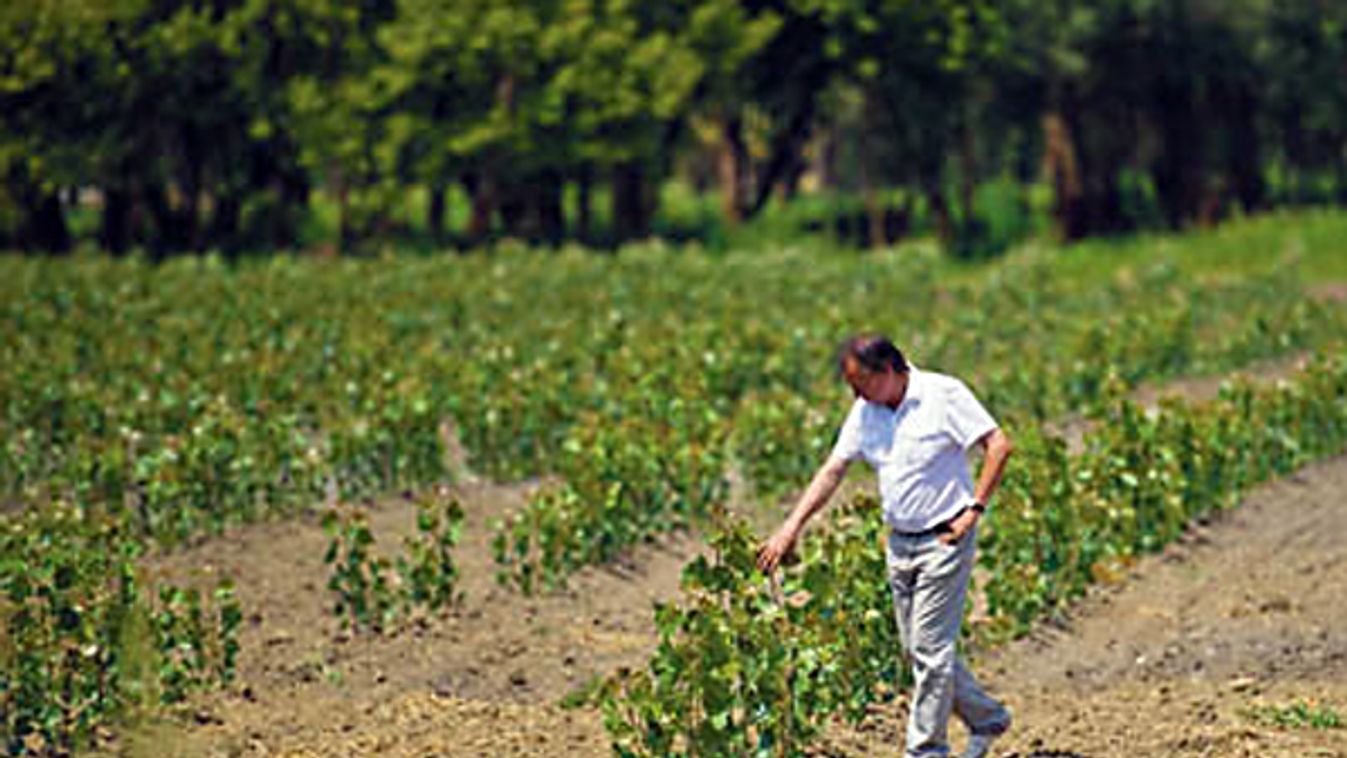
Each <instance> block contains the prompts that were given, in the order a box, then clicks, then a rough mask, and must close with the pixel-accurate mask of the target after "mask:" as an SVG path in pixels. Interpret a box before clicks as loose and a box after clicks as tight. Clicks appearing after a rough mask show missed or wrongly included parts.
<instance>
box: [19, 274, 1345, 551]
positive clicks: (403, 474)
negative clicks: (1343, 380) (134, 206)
mask: <svg viewBox="0 0 1347 758" xmlns="http://www.w3.org/2000/svg"><path fill="white" fill-rule="evenodd" d="M0 266H2V267H3V271H0V273H3V276H0V282H2V283H0V294H3V295H4V299H3V303H0V321H3V323H4V324H5V326H6V332H7V334H8V335H10V338H9V339H7V340H6V341H5V342H4V343H3V344H2V345H0V361H3V363H4V365H5V366H6V368H7V370H6V371H5V372H4V373H3V374H0V432H3V440H4V442H3V444H0V498H3V499H5V500H8V501H10V502H12V503H16V504H20V505H21V504H23V503H30V502H37V503H41V502H45V501H46V500H49V499H52V498H66V499H73V500H76V501H77V502H79V503H81V504H82V505H85V506H91V505H100V506H102V507H105V508H107V509H109V510H113V511H117V510H122V509H126V510H131V511H134V512H135V513H136V515H137V518H138V523H139V525H140V527H141V529H142V530H143V531H145V532H146V533H147V534H150V535H152V536H153V537H154V538H155V539H156V540H158V541H161V542H172V541H180V540H181V539H183V538H184V537H186V536H189V535H191V534H193V533H198V532H200V531H203V530H212V529H218V528H221V527H223V526H227V525H228V524H231V523H235V522H237V521H241V520H247V519H251V518H255V517H257V516H259V515H264V514H266V513H269V512H285V511H287V510H291V509H294V508H296V507H303V506H305V505H307V504H310V503H312V502H314V501H315V500H318V499H321V498H323V497H341V498H343V499H347V500H350V499H358V498H360V497H365V496H369V495H371V494H373V493H375V492H379V491H385V490H388V489H393V488H406V487H415V486H419V485H423V484H426V483H429V482H431V481H436V480H438V479H440V478H442V477H443V476H444V475H445V467H444V461H443V457H444V449H445V446H444V439H443V428H442V424H443V422H444V421H446V420H449V421H451V422H452V432H453V433H454V434H456V435H457V436H458V437H459V439H460V440H461V442H462V443H463V446H464V447H465V448H466V450H467V451H468V453H469V458H470V460H469V463H470V465H471V466H472V467H473V468H474V469H476V470H478V471H481V472H482V473H486V474H489V475H491V476H493V477H496V478H505V479H514V478H520V477H529V476H537V475H543V474H557V473H559V471H560V469H562V468H563V467H567V466H569V467H572V468H574V461H575V456H574V454H573V452H572V451H571V449H570V448H573V447H574V444H575V443H574V439H573V438H574V437H575V436H577V435H578V436H579V437H581V438H584V437H592V436H595V435H597V434H599V432H597V431H596V430H594V429H586V430H582V431H580V432H578V433H577V434H575V435H573V434H572V430H573V427H576V426H577V425H582V424H583V425H589V426H593V425H597V424H604V423H609V419H611V418H613V417H615V416H618V417H620V416H621V415H623V414H630V413H632V412H633V410H632V409H634V408H636V407H638V406H639V403H640V402H641V398H642V396H643V394H644V393H646V392H647V387H648V384H647V383H646V380H645V378H644V377H645V376H646V375H647V374H649V373H651V372H655V371H658V372H662V373H664V374H671V375H672V376H673V380H672V383H674V384H687V385H689V386H691V385H693V384H697V385H698V386H699V387H700V389H702V390H704V395H703V396H702V399H701V402H702V403H704V404H707V405H709V406H710V407H711V408H712V409H713V410H714V411H715V412H716V413H718V414H719V415H720V417H721V418H722V420H723V423H725V424H727V425H729V426H730V427H731V428H732V429H733V430H734V435H733V440H732V442H733V445H732V454H733V456H734V457H735V458H737V459H739V460H740V461H741V463H743V464H744V466H745V470H746V473H747V474H748V476H749V478H750V479H751V480H752V481H753V483H754V484H755V486H756V487H757V488H758V489H759V490H761V491H762V492H764V493H774V492H778V491H779V490H780V489H781V488H782V487H784V486H787V483H788V482H792V481H795V480H798V478H799V475H800V465H799V463H797V462H792V460H791V458H792V456H793V455H794V452H793V451H797V450H801V449H812V448H814V447H817V444H818V435H819V434H820V430H821V429H824V428H826V426H827V425H825V424H820V423H802V419H805V418H806V417H807V416H808V415H809V414H810V412H811V411H809V409H810V408H819V407H822V408H825V409H826V408H828V407H832V406H837V405H838V401H839V395H838V393H837V390H836V386H835V385H833V384H831V383H830V381H829V378H828V377H829V373H830V369H829V364H830V361H829V351H830V349H831V346H832V345H833V343H834V342H835V341H836V339H837V337H838V335H840V334H844V333H846V332H848V331H851V330H854V329H856V328H858V326H865V327H868V328H873V329H876V330H882V331H886V332H889V333H891V334H894V335H895V336H897V337H898V338H899V340H900V341H901V342H902V343H903V345H904V347H905V348H906V349H908V350H909V351H910V352H911V354H912V355H913V356H914V357H915V358H917V359H918V362H919V363H922V364H929V365H932V366H939V367H944V368H947V369H949V370H954V371H959V372H960V373H961V374H962V375H968V376H970V377H971V378H972V379H973V381H974V384H975V385H976V386H979V387H985V388H986V390H985V393H984V394H985V395H986V396H987V397H988V400H989V402H990V403H991V404H992V405H994V406H995V407H997V408H998V409H1004V411H1003V412H1006V413H1018V414H1024V415H1028V416H1031V417H1034V418H1047V417H1054V416H1056V415H1058V414H1060V413H1061V412H1063V411H1064V410H1066V409H1074V408H1079V407H1081V406H1082V404H1085V403H1089V402H1093V401H1094V399H1095V398H1097V397H1099V395H1100V388H1101V387H1104V386H1106V385H1107V383H1108V381H1109V380H1110V378H1111V376H1112V377H1116V378H1117V379H1118V380H1119V381H1121V382H1122V383H1123V384H1124V385H1126V384H1130V383H1135V382H1136V381H1139V380H1140V379H1142V378H1150V379H1158V378H1163V377H1165V376H1172V375H1175V374H1179V373H1192V372H1204V371H1220V370H1223V369H1225V368H1229V367H1231V366H1234V365H1242V364H1243V363H1245V362H1247V361H1249V360H1252V359H1255V358H1258V357H1266V356H1268V355H1275V354H1280V353H1284V352H1286V351H1290V350H1295V349H1298V348H1304V347H1309V346H1313V345H1314V344H1317V343H1318V342H1319V341H1321V340H1322V339H1323V338H1324V337H1325V335H1328V334H1332V333H1333V332H1334V331H1335V330H1336V329H1338V328H1340V327H1341V326H1342V325H1341V324H1340V323H1338V322H1339V321H1340V320H1341V317H1340V315H1338V313H1337V312H1336V311H1330V310H1327V309H1325V308H1323V307H1322V306H1319V305H1316V304H1315V303H1313V302H1308V301H1306V300H1305V299H1304V298H1303V297H1302V296H1301V293H1300V289H1299V285H1298V282H1297V281H1296V279H1295V276H1294V273H1293V272H1291V271H1289V270H1288V271H1287V272H1285V273H1283V274H1281V275H1278V276H1272V277H1263V276H1258V277H1247V278H1242V279H1234V280H1229V281H1222V280H1219V279H1214V280H1190V279H1187V278H1185V277H1183V276H1181V275H1180V274H1179V273H1178V272H1177V270H1176V269H1175V268H1174V267H1173V266H1165V265H1160V266H1151V267H1147V268H1143V269H1141V270H1139V271H1129V272H1125V273H1124V274H1122V275H1119V276H1116V277H1114V278H1113V279H1111V280H1107V281H1098V280H1097V279H1083V280H1080V281H1073V280H1059V279H1056V278H1054V277H1053V276H1052V275H1051V269H1050V268H1049V264H1047V263H1043V262H1030V263H1019V262H1016V261H1011V262H1009V263H1006V264H1003V265H1000V266H998V267H996V268H993V269H990V270H989V271H990V273H988V274H987V275H985V276H980V277H965V279H967V280H968V281H961V282H955V283H942V282H941V281H940V280H939V279H938V277H937V273H938V268H937V264H936V263H934V262H932V261H931V260H929V259H926V258H923V257H921V256H909V257H896V256H888V257H881V256H877V257H873V258H863V259H855V258H830V257H820V258H819V259H818V260H815V259H813V258H806V257H804V256H803V255H801V254H798V253H786V254H782V255H780V256H778V257H777V258H775V259H772V258H764V257H756V258H752V259H748V260H742V261H741V260H735V259H733V258H731V259H728V260H725V261H718V260H713V259H708V258H703V257H698V256H691V255H688V256H679V255H677V254H675V253H672V252H667V251H663V252H661V251H650V252H648V253H647V254H644V255H629V256H626V257H624V258H622V259H619V260H616V261H595V260H593V259H590V258H584V257H578V256H576V257H572V256H567V255H562V256H558V257H556V258H553V259H551V260H549V261H548V262H547V265H546V266H543V265H538V262H537V261H536V259H532V258H523V257H515V256H512V255H509V254H502V255H500V256H498V257H497V258H495V259H492V258H482V259H472V260H464V261H442V260H436V261H406V262H401V261H400V262H399V263H398V264H397V265H382V264H378V263H371V262H364V263H362V262H357V261H348V262H341V263H337V264H334V265H331V266H323V265H319V264H316V263H300V262H295V261H291V260H287V259H284V258H279V259H276V260H274V261H270V262H267V263H265V264H257V265H252V266H244V267H241V268H239V269H237V270H233V269H224V268H222V267H220V266H218V265H217V264H215V263H213V262H212V261H211V260H210V259H205V260H201V261H177V262H174V263H172V264H169V265H165V266H162V267H159V268H149V267H146V266H143V265H141V264H139V263H136V262H133V261H127V262H120V263H117V262H107V261H98V260H79V261H71V262H61V263H55V262H49V261H16V260H5V261H3V262H0ZM819 292H828V293H830V302H829V303H827V304H820V303H818V302H817V296H816V293H819ZM876 314H878V315H876ZM1027 362H1032V363H1033V364H1034V365H1035V366H1036V367H1040V370H1037V371H1034V372H1024V371H1018V370H1016V369H1017V367H1018V366H1020V365H1024V364H1025V363H1027ZM1110 372H1112V374H1110ZM666 383H667V382H666ZM797 396H798V397H797ZM782 398H795V399H794V400H793V401H792V400H789V399H788V400H786V401H785V402H781V399H782ZM773 405H781V406H782V408H781V409H779V410H778V409H773V408H771V406H773Z"/></svg>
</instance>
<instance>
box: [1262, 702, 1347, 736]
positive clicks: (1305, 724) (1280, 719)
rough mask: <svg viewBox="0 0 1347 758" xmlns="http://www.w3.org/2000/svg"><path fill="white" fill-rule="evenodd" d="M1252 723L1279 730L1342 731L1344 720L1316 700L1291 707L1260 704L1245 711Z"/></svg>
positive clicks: (1333, 710)
mask: <svg viewBox="0 0 1347 758" xmlns="http://www.w3.org/2000/svg"><path fill="white" fill-rule="evenodd" d="M1243 715H1244V716H1245V717H1246V718H1248V719H1249V720H1250V721H1253V722H1255V723H1258V724H1265V725H1267V726H1275V727H1277V728H1279V729H1306V728H1308V729H1341V728H1343V724H1344V721H1343V718H1342V715H1341V714H1339V713H1338V712H1337V711H1336V710H1335V709H1334V708H1333V706H1331V705H1329V704H1327V703H1320V702H1317V701H1315V700H1310V699H1305V700H1297V701H1295V702H1293V703H1290V704H1289V705H1280V706H1279V705H1271V704H1260V705H1253V706H1250V707H1248V708H1246V709H1244V710H1243Z"/></svg>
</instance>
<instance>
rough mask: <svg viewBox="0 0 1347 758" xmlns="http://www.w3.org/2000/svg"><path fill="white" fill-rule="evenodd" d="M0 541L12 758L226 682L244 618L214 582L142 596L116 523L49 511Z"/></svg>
mask: <svg viewBox="0 0 1347 758" xmlns="http://www.w3.org/2000/svg"><path fill="white" fill-rule="evenodd" d="M2 526H3V532H0V555H3V556H4V558H3V562H0V714H3V715H2V716H0V722H2V731H3V733H4V735H5V738H4V739H5V749H6V751H7V752H9V753H10V754H19V753H24V752H31V753H34V754H48V753H53V752H66V751H69V750H71V749H74V748H76V747H79V746H81V745H83V744H84V743H85V742H86V741H87V740H88V739H89V738H90V737H91V735H92V734H93V733H94V730H95V729H96V728H97V727H100V726H104V725H106V724H107V723H109V721H111V720H112V719H114V718H115V717H117V716H118V715H119V714H122V713H124V712H126V711H127V710H129V709H133V708H138V707H141V706H145V705H153V704H157V703H160V702H163V703H168V702H174V701H177V700H180V699H181V698H182V697H183V696H185V695H186V694H187V693H188V692H189V691H191V690H194V689H199V688H205V687H211V686H216V685H219V684H223V683H227V682H229V681H230V680H231V679H232V678H233V673H234V666H235V661H236V658H237V653H238V641H237V638H238V628H239V625H240V623H241V619H242V615H241V613H240V610H239V607H238V604H237V603H236V602H235V601H234V598H233V590H232V588H231V587H230V585H229V584H228V583H225V584H222V585H221V586H220V587H219V588H218V589H217V590H215V592H214V594H213V595H212V596H211V598H210V600H209V601H207V600H204V599H203V598H202V596H201V594H200V591H199V590H197V589H195V588H179V587H175V586H171V585H160V586H159V587H158V593H157V596H156V594H155V593H154V592H153V591H152V588H146V587H145V586H144V583H143V581H142V579H141V578H140V576H139V574H138V571H137V568H136V560H137V559H138V558H139V556H140V554H141V549H140V548H139V547H138V545H137V544H136V542H135V541H133V540H130V539H127V535H126V534H125V531H124V529H123V527H122V526H121V525H119V524H118V523H117V522H116V521H115V520H112V519H108V518H103V517H86V516H85V515H83V514H82V513H81V511H80V510H79V509H77V508H74V507H72V506H71V505H70V504H68V503H61V502H56V503H52V504H51V505H50V506H48V507H46V508H43V509H40V510H35V511H31V512H29V513H27V514H25V515H23V516H21V517H17V518H11V519H6V520H5V522H4V523H3V525H2Z"/></svg>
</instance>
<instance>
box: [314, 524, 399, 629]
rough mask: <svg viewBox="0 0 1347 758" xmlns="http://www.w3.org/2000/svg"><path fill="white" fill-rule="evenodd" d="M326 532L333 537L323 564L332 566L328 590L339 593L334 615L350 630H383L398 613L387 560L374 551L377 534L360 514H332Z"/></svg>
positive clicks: (334, 606) (334, 605)
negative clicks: (375, 534)
mask: <svg viewBox="0 0 1347 758" xmlns="http://www.w3.org/2000/svg"><path fill="white" fill-rule="evenodd" d="M323 529H324V530H325V531H326V532H327V533H328V535H329V536H330V537H331V541H330V542H329V543H328V547H327V553H326V554H325V555H324V556H323V562H324V563H326V564H328V565H330V566H332V574H331V575H330V576H329V577H328V580H327V588H328V589H329V590H331V591H332V592H333V593H335V594H336V596H337V599H336V601H335V603H334V604H333V607H332V612H333V613H334V614H335V615H337V616H339V617H341V619H342V624H343V625H344V626H346V627H348V628H350V629H354V630H362V629H368V630H373V631H376V632H377V631H381V630H382V629H383V628H384V626H385V625H386V624H387V623H388V622H390V621H392V619H393V617H394V616H395V615H396V613H397V596H396V593H395V591H394V590H393V588H392V586H391V585H390V584H389V579H388V578H389V562H388V559H386V558H383V557H381V556H377V555H375V554H374V552H373V547H374V534H373V533H372V532H371V531H370V529H369V524H368V523H367V522H366V519H365V516H364V514H363V513H360V512H359V511H346V512H344V513H338V511H335V510H333V511H329V512H328V513H327V515H326V516H324V518H323Z"/></svg>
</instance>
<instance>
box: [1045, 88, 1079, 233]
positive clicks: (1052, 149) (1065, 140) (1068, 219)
mask: <svg viewBox="0 0 1347 758" xmlns="http://www.w3.org/2000/svg"><path fill="white" fill-rule="evenodd" d="M1042 125H1043V172H1044V173H1045V174H1047V176H1048V181H1049V182H1050V183H1051V184H1052V189H1053V203H1052V216H1053V219H1054V220H1055V222H1056V226H1057V235H1058V237H1059V238H1060V239H1062V240H1063V241H1067V242H1070V241H1073V240H1078V239H1081V238H1082V237H1084V236H1085V235H1086V234H1087V232H1088V227H1087V223H1086V218H1085V213H1084V202H1083V201H1084V194H1085V187H1084V183H1083V182H1082V180H1081V170H1080V158H1079V156H1078V155H1077V154H1076V146H1075V140H1074V139H1073V135H1072V129H1071V123H1070V121H1069V120H1068V119H1067V116H1066V114H1065V113H1064V112H1063V111H1062V110H1050V111H1048V112H1047V113H1044V114H1043V118H1042Z"/></svg>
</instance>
